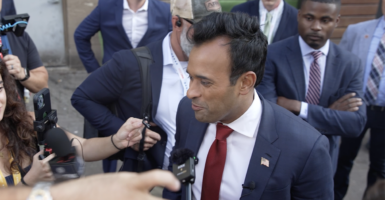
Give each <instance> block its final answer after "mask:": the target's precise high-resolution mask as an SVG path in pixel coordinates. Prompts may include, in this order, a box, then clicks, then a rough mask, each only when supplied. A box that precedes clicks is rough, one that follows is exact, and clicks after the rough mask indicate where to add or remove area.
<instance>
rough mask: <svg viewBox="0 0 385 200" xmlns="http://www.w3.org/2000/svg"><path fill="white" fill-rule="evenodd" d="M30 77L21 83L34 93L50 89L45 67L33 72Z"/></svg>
mask: <svg viewBox="0 0 385 200" xmlns="http://www.w3.org/2000/svg"><path fill="white" fill-rule="evenodd" d="M29 73H30V77H29V78H28V79H27V80H25V81H20V83H21V84H22V85H23V86H24V87H26V88H27V89H28V90H29V91H31V92H33V93H37V92H39V91H40V90H41V89H43V88H48V72H47V70H46V69H45V67H44V66H42V67H39V69H36V70H31V71H30V72H29Z"/></svg>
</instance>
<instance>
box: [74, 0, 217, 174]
mask: <svg viewBox="0 0 385 200" xmlns="http://www.w3.org/2000/svg"><path fill="white" fill-rule="evenodd" d="M213 2H214V3H211V4H210V7H208V6H206V5H205V0H187V1H186V0H172V1H171V10H172V15H173V16H172V21H171V22H172V25H173V31H172V32H171V33H169V34H167V35H166V37H164V39H163V40H161V41H158V42H155V43H152V44H150V45H147V46H146V47H147V48H148V50H149V51H150V52H151V54H152V57H153V64H152V65H151V66H150V79H151V91H152V114H151V119H152V120H153V122H154V123H155V124H156V126H152V127H151V130H153V131H154V132H156V133H158V134H156V135H147V137H146V140H145V148H146V149H148V151H145V153H146V158H145V160H144V170H149V169H154V168H159V169H162V168H164V169H167V166H168V165H169V156H170V152H171V150H172V147H173V145H174V143H175V140H174V135H175V129H176V126H175V116H176V110H177V107H178V103H179V100H180V99H181V98H182V97H184V96H185V95H186V92H187V90H188V87H189V77H188V74H187V73H186V67H187V61H188V60H189V53H190V50H191V48H192V45H191V44H190V42H189V41H188V39H187V35H188V30H189V28H190V26H191V25H192V24H193V23H195V22H198V21H199V20H200V19H202V17H204V16H206V15H209V14H211V13H213V12H219V11H221V7H220V6H219V2H218V1H217V0H215V1H213ZM181 6H182V7H181ZM71 101H72V105H73V106H74V107H75V108H76V109H77V110H78V111H79V112H80V113H81V114H82V115H83V116H84V117H85V118H86V119H87V120H89V121H90V123H91V124H92V125H94V126H95V127H96V128H97V129H98V130H99V131H100V132H101V133H102V134H104V135H110V134H112V133H114V132H116V130H117V129H118V128H119V127H120V126H121V125H122V124H123V122H124V121H125V120H126V119H127V118H129V117H136V118H142V115H141V113H140V108H141V104H142V84H141V75H140V71H139V66H138V64H137V60H136V58H135V56H134V55H133V53H132V52H131V51H129V50H126V51H120V52H118V53H115V54H114V56H113V58H112V59H111V60H110V61H109V62H108V63H106V64H105V65H104V66H103V67H101V68H99V69H98V70H96V71H95V72H93V73H92V74H91V75H90V76H89V77H88V78H87V79H86V80H85V81H84V82H83V83H82V84H81V85H80V86H79V87H78V88H77V89H76V90H75V92H74V94H73V96H72V98H71ZM111 103H115V105H117V110H118V116H119V117H117V116H115V115H113V114H112V113H111V112H110V111H109V109H108V108H107V106H106V105H109V104H111ZM137 150H138V146H134V147H133V148H128V149H126V151H125V156H124V157H125V158H124V164H123V167H122V168H121V170H123V171H137V166H138V152H137Z"/></svg>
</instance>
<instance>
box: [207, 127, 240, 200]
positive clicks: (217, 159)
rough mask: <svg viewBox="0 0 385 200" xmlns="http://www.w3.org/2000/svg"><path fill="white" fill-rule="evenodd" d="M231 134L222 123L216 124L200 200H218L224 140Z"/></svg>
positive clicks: (224, 146) (225, 150)
mask: <svg viewBox="0 0 385 200" xmlns="http://www.w3.org/2000/svg"><path fill="white" fill-rule="evenodd" d="M232 132H233V130H232V129H231V128H229V127H228V126H225V125H223V124H222V123H218V124H217V135H216V138H215V140H214V142H213V144H212V145H211V147H210V150H209V153H208V155H207V159H206V165H205V171H204V174H203V184H202V195H201V200H217V199H219V189H220V188H221V182H222V174H223V169H224V168H225V162H226V153H227V142H226V139H227V137H229V135H230V134H231V133H232Z"/></svg>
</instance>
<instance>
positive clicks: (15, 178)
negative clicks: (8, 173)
mask: <svg viewBox="0 0 385 200" xmlns="http://www.w3.org/2000/svg"><path fill="white" fill-rule="evenodd" d="M12 161H13V157H12V156H11V159H10V160H9V163H12ZM12 177H13V183H14V185H17V184H18V183H19V182H20V180H21V174H20V172H19V171H16V172H15V171H14V172H13V173H12ZM7 186H8V184H7V181H6V180H5V177H4V175H3V173H2V172H1V170H0V187H7Z"/></svg>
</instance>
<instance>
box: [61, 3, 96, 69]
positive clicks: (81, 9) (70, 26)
mask: <svg viewBox="0 0 385 200" xmlns="http://www.w3.org/2000/svg"><path fill="white" fill-rule="evenodd" d="M97 4H98V0H63V13H64V30H65V33H64V35H65V40H66V41H65V42H66V50H67V52H68V65H69V66H70V67H71V68H84V67H83V64H82V62H81V60H80V58H79V56H78V53H77V50H76V46H75V42H74V37H73V35H74V32H75V30H76V28H77V27H78V25H79V24H80V23H81V22H82V21H83V19H84V18H85V17H87V16H88V15H89V14H90V13H91V11H92V10H93V9H94V8H95V7H96V6H97ZM91 44H92V50H93V51H94V53H95V57H96V58H97V59H98V60H99V63H101V59H102V50H101V44H100V42H99V36H98V34H95V36H94V37H93V38H92V39H91Z"/></svg>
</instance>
